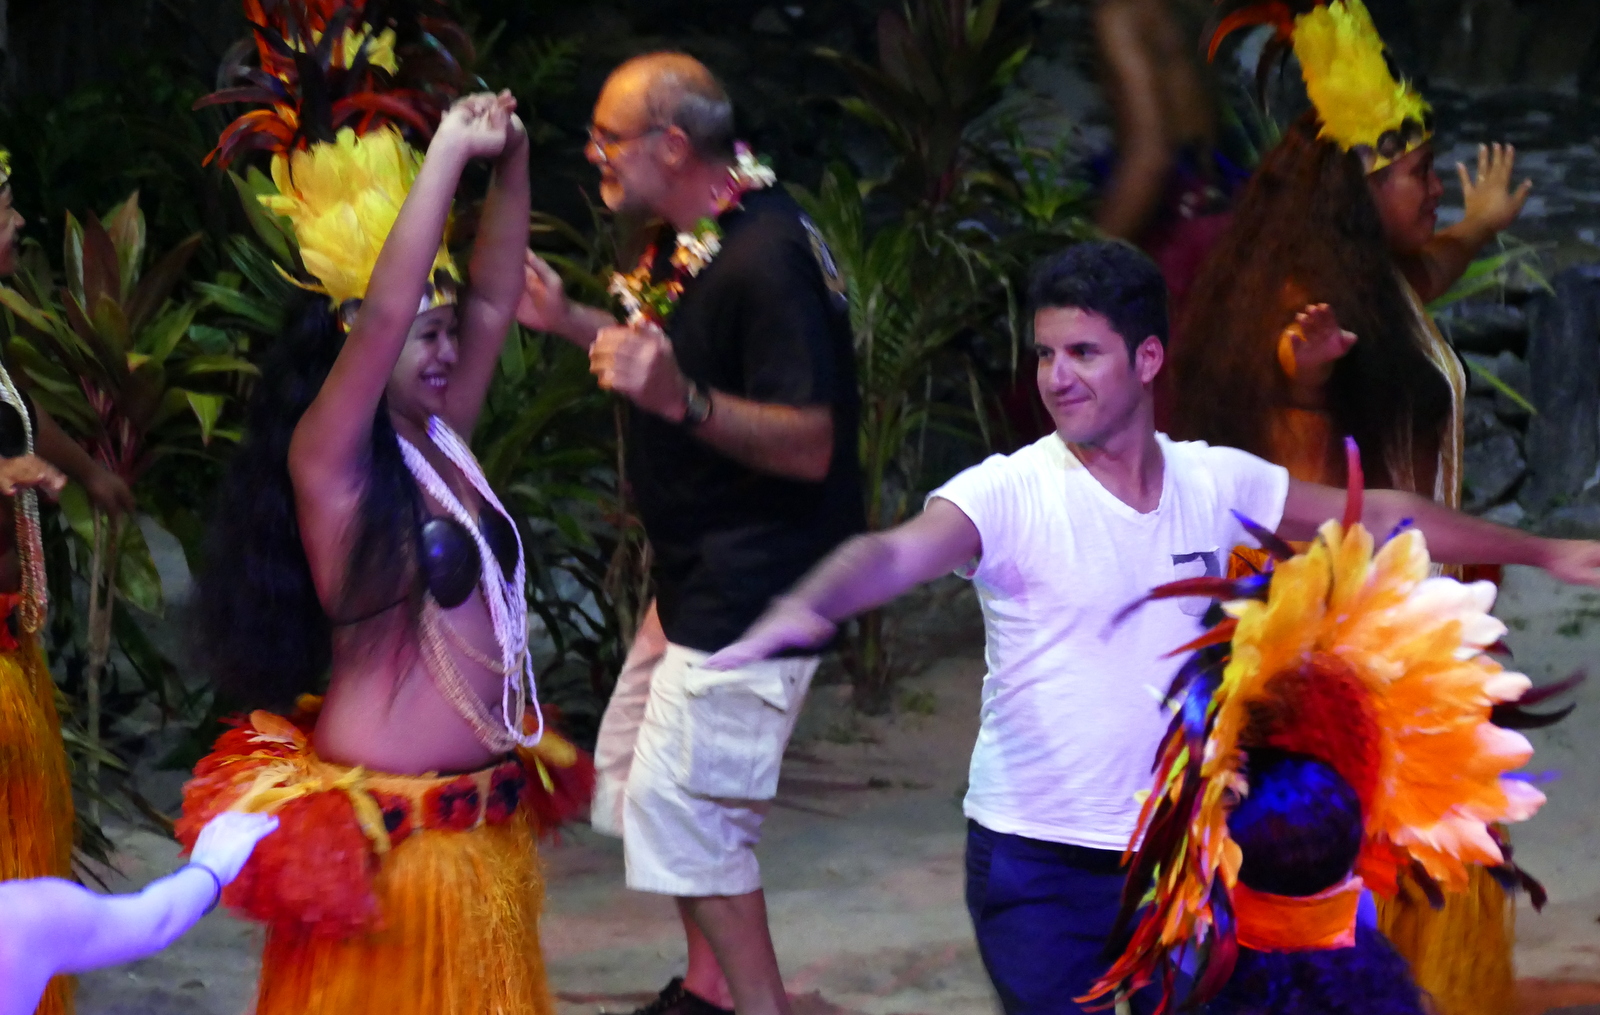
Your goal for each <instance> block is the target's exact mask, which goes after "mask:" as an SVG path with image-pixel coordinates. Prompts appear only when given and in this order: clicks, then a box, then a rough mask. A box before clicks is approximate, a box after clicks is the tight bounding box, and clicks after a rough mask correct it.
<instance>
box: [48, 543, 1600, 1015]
mask: <svg viewBox="0 0 1600 1015" xmlns="http://www.w3.org/2000/svg"><path fill="white" fill-rule="evenodd" d="M951 594H952V595H970V594H968V593H964V592H960V591H959V590H957V591H956V592H954V593H951ZM962 608H963V607H960V606H958V607H957V609H958V611H959V610H960V609H962ZM933 612H934V613H941V612H945V611H940V610H935V611H933ZM1499 612H1500V615H1501V616H1502V617H1503V618H1504V619H1505V620H1506V622H1507V623H1508V624H1509V625H1510V626H1511V628H1512V631H1511V635H1510V638H1509V642H1510V644H1511V646H1512V648H1513V650H1514V651H1515V652H1516V654H1517V662H1518V665H1520V666H1521V667H1522V668H1523V669H1525V670H1526V671H1527V672H1528V673H1529V675H1530V676H1532V677H1533V678H1534V679H1535V680H1536V681H1543V680H1547V679H1552V678H1556V677H1560V676H1564V675H1566V674H1567V673H1569V672H1571V671H1572V670H1574V669H1578V668H1582V667H1584V666H1586V665H1589V662H1590V660H1591V659H1593V658H1595V657H1596V656H1597V654H1600V593H1592V592H1580V591H1575V590H1571V589H1566V588H1562V587H1559V586H1556V585H1555V584H1554V583H1553V582H1551V581H1550V580H1548V579H1547V578H1545V577H1544V576H1543V575H1541V574H1538V573H1535V572H1527V571H1520V570H1515V571H1513V572H1512V573H1511V574H1509V575H1508V577H1507V581H1506V586H1505V590H1504V593H1503V595H1502V597H1501V604H1500V607H1499ZM946 615H948V614H946ZM961 626H964V627H965V630H966V632H967V633H966V634H965V635H963V636H962V637H961V638H959V639H957V640H959V641H961V642H962V643H963V645H964V647H962V648H956V649H953V650H948V651H947V650H945V649H944V648H942V647H941V648H939V649H937V650H936V655H938V656H939V658H937V659H936V660H935V661H934V662H933V663H932V664H931V665H929V666H927V667H926V668H924V669H923V670H922V672H921V673H920V674H919V675H918V676H916V677H915V678H912V679H910V680H908V681H906V682H905V684H904V686H903V688H902V691H901V704H902V706H904V707H902V709H901V710H900V711H899V713H898V714H897V715H896V716H895V717H893V718H891V719H887V720H867V719H861V718H859V717H856V716H855V715H853V714H852V713H851V712H850V711H849V709H847V708H846V707H845V706H844V693H845V692H844V688H842V687H838V686H832V687H822V688H818V689H817V690H816V691H815V693H814V694H813V696H812V701H811V702H810V704H809V705H808V709H807V713H806V715H805V718H804V720H803V722H802V726H801V728H800V730H799V732H798V734H797V737H796V740H795V742H794V744H793V745H792V747H791V749H790V752H789V757H788V761H787V763H786V767H785V772H784V780H783V785H782V789H781V792H780V795H779V798H778V800H777V801H776V804H775V806H774V808H773V811H772V814H771V817H770V818H769V821H768V824H767V834H766V839H765V841H764V842H763V844H762V846H761V851H760V855H761V861H762V866H763V869H764V871H765V873H766V881H767V886H768V889H767V890H768V897H769V902H770V906H771V912H772V925H773V930H774V936H775V939H776V942H777V947H778V953H779V957H780V959H781V961H782V963H783V968H784V970H785V973H786V977H787V981H788V984H789V989H790V991H791V993H793V994H794V995H795V996H796V1009H797V1012H799V1013H800V1015H823V1013H870V1015H892V1013H903V1015H910V1013H924V1012H925V1013H933V1012H938V1013H943V1015H991V1013H993V1012H995V1011H996V1010H997V1008H996V1006H995V1003H994V999H993V994H992V993H991V991H990V988H989V986H988V983H987V980H986V979H985V977H984V974H983V969H982V966H981V965H980V963H979V961H978V958H977V953H976V950H975V948H974V946H973V943H972V936H971V929H970V926H969V924H968V921H967V915H966V910H965V908H964V906H963V904H962V899H961V892H962V846H963V839H964V826H963V819H962V816H961V810H960V795H961V792H962V789H963V786H964V782H965V774H966V763H967V758H968V754H969V751H970V749H971V745H972V741H973V738H974V736H975V735H976V729H977V703H978V682H979V679H980V677H981V676H982V673H983V664H982V661H981V657H980V651H979V645H978V643H977V642H976V641H975V640H973V638H972V637H971V634H970V632H971V627H970V616H969V617H967V619H966V621H965V622H964V624H963V625H961ZM1578 701H1579V710H1578V712H1577V713H1576V714H1575V715H1574V716H1573V717H1572V718H1571V719H1569V720H1568V721H1567V722H1566V723H1564V724H1563V725H1561V726H1560V727H1557V728H1556V729H1554V730H1551V731H1548V732H1542V733H1536V734H1534V738H1535V740H1536V746H1537V747H1538V750H1539V755H1538V757H1537V758H1536V759H1535V763H1534V766H1533V767H1534V769H1535V770H1538V771H1551V772H1553V773H1558V774H1559V779H1557V780H1556V781H1554V782H1553V783H1551V784H1550V785H1549V786H1547V787H1546V789H1547V791H1548V792H1549V795H1550V803H1549V804H1548V805H1547V807H1546V808H1545V810H1544V811H1543V812H1542V813H1541V814H1540V815H1539V816H1538V817H1537V818H1536V819H1535V820H1534V821H1533V822H1531V823H1530V824H1528V825H1526V826H1523V827H1521V828H1519V829H1518V831H1517V835H1516V842H1517V849H1518V858H1519V859H1520V860H1521V861H1522V862H1523V864H1524V865H1525V866H1526V867H1528V868H1529V869H1530V870H1531V871H1533V872H1534V873H1535V874H1537V875H1538V876H1539V877H1541V878H1542V879H1543V880H1544V883H1545V884H1546V886H1548V888H1549V889H1550V895H1551V904H1550V905H1549V906H1548V907H1547V908H1546V909H1545V911H1544V913H1542V914H1535V913H1533V912H1532V911H1531V910H1530V909H1527V908H1526V907H1525V908H1524V911H1523V912H1522V913H1520V914H1519V917H1520V926H1519V943H1518V948H1517V963H1518V969H1519V973H1520V975H1521V976H1522V977H1523V978H1524V979H1523V982H1522V987H1523V993H1524V1004H1523V1012H1524V1013H1526V1015H1536V1013H1539V1012H1545V1011H1557V1010H1559V1011H1562V1012H1564V1013H1566V1015H1579V1013H1600V1007H1593V1006H1597V1005H1600V922H1597V919H1600V835H1597V834H1596V833H1597V832H1600V807H1597V803H1600V764H1597V761H1600V737H1597V735H1596V732H1595V731H1596V724H1597V718H1596V717H1597V716H1600V673H1597V679H1596V680H1595V681H1593V682H1591V683H1590V684H1589V685H1587V686H1586V687H1585V688H1584V689H1582V690H1581V691H1580V692H1579V694H1578ZM120 844H121V846H122V850H123V852H122V854H121V856H120V857H119V865H120V866H121V868H122V871H123V875H122V876H121V877H120V878H119V879H118V881H117V882H116V885H117V887H119V888H121V889H124V890H126V889H127V888H129V887H132V886H136V885H139V884H142V883H144V882H145V881H147V880H149V879H150V878H151V877H154V876H157V875H159V874H161V873H165V872H166V871H168V870H171V869H172V868H173V867H174V866H175V865H176V863H177V854H176V847H175V846H173V845H172V844H171V843H169V842H165V841H163V840H161V839H160V838H159V837H157V836H154V835H151V834H148V833H144V832H127V833H125V834H123V835H122V836H121V838H120ZM544 860H545V863H546V866H547V871H548V878H549V903H548V913H547V916H546V921H545V926H544V941H545V947H546V951H547V953H548V958H549V966H550V976H551V982H552V984H553V985H554V987H555V989H556V991H557V994H558V997H559V999H560V1007H561V1011H562V1012H563V1015H579V1013H584V1015H589V1013H599V1012H619V1011H621V1012H626V1011H631V1010H632V1008H633V1007H635V1006H636V1005H637V1004H640V1003H642V1002H644V1001H646V1000H648V999H649V998H650V997H651V996H653V995H654V993H655V991H656V990H657V989H659V987H660V986H661V985H662V984H663V983H665V982H666V980H667V979H668V978H669V977H670V976H673V975H676V974H677V973H679V972H681V971H682V966H683V943H682V937H681V932H680V930H679V928H678V924H677V917H676V913H675V910H674V908H673V906H672V905H671V903H670V901H669V900H666V899H662V898H658V897H654V896H647V895H641V894H637V893H632V892H628V891H626V890H625V889H624V888H623V887H622V851H621V847H620V844H619V843H617V842H616V841H614V840H611V839H607V838H605V837H603V836H599V835H597V834H595V833H593V832H592V831H590V830H589V829H587V828H579V829H577V830H575V831H573V832H571V833H569V834H568V835H567V837H566V839H565V841H564V842H563V843H561V844H560V845H559V846H555V847H551V848H548V849H546V850H545V852H544ZM258 944H259V942H258V937H257V931H256V930H255V929H254V928H252V927H250V926H248V925H246V924H243V923H241V922H239V921H237V920H234V919H233V918H232V917H230V916H228V915H227V914H226V913H216V914H213V915H211V916H209V917H207V918H206V919H205V920H204V921H202V922H201V924H200V925H199V926H198V927H197V928H195V929H194V930H193V931H191V932H190V933H189V934H188V935H187V936H186V937H184V938H183V939H182V940H181V941H180V942H179V943H178V944H176V945H174V946H173V947H172V948H170V949H169V950H168V951H166V952H165V953H163V954H161V955H158V956H156V957H154V958H150V959H147V960H145V961H142V962H137V963H133V964H131V965H128V966H123V967H120V968H116V969H110V970H103V971H100V972H97V973H94V974H92V975H89V976H86V977H84V978H83V982H82V986H81V993H80V1004H79V1011H80V1012H82V1013H83V1015H135V1013H137V1015H166V1013H171V1015H202V1013H204V1015H240V1013H242V1012H244V1011H246V1010H247V1008H248V1005H249V999H250V993H251V990H252V988H253V984H254V979H255V975H256V958H255V955H256V950H257V947H258Z"/></svg>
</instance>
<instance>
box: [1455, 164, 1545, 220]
mask: <svg viewBox="0 0 1600 1015" xmlns="http://www.w3.org/2000/svg"><path fill="white" fill-rule="evenodd" d="M1516 163H1517V150H1516V148H1514V147H1512V146H1511V145H1508V144H1507V145H1502V144H1496V145H1479V146H1478V178H1477V179H1476V180H1474V179H1473V178H1472V177H1471V175H1469V174H1468V173H1467V167H1466V166H1465V165H1463V164H1462V163H1460V162H1458V163H1456V172H1457V173H1459V174H1460V175H1461V198H1462V202H1463V204H1465V205H1466V215H1465V217H1466V218H1467V219H1468V220H1469V221H1471V222H1472V223H1474V224H1476V225H1478V226H1480V227H1481V228H1483V229H1486V230H1488V231H1489V232H1490V233H1498V232H1501V231H1502V230H1504V229H1505V228H1506V227H1507V226H1509V225H1511V223H1512V222H1514V221H1515V220H1516V218H1517V216H1518V215H1520V214H1522V206H1523V205H1525V204H1527V203H1528V193H1529V192H1530V191H1532V190H1533V181H1532V180H1523V181H1522V185H1521V186H1519V187H1518V188H1517V189H1516V191H1515V192H1513V191H1512V190H1511V171H1512V169H1513V168H1514V167H1515V166H1516Z"/></svg>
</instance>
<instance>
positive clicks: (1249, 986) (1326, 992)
mask: <svg viewBox="0 0 1600 1015" xmlns="http://www.w3.org/2000/svg"><path fill="white" fill-rule="evenodd" d="M1245 773H1246V777H1247V778H1248V780H1249V783H1250V792H1249V795H1248V796H1246V797H1245V798H1244V799H1243V800H1241V801H1240V802H1239V805H1238V806H1237V807H1236V808H1235V809H1234V811H1233V813H1232V814H1230V815H1229V816H1228V831H1229V833H1230V834H1231V835H1232V836H1233V839H1234V841H1235V842H1237V843H1238V844H1239V848H1240V850H1241V851H1242V853H1243V854H1244V861H1243V865H1242V866H1241V867H1240V869H1239V880H1240V881H1241V882H1243V883H1244V884H1246V885H1248V886H1250V887H1251V888H1254V889H1256V890H1257V891H1261V892H1271V893H1272V894H1274V895H1291V896H1308V895H1316V894H1317V893H1319V892H1323V891H1326V890H1327V889H1329V888H1332V887H1333V886H1334V885H1336V884H1338V883H1339V882H1341V881H1343V880H1344V879H1345V877H1346V876H1348V875H1349V873H1350V869H1351V867H1353V866H1354V865H1355V861H1356V857H1357V855H1358V854H1359V853H1360V851H1361V835H1362V820H1361V803H1360V801H1359V800H1358V799H1357V798H1356V793H1355V790H1353V789H1351V788H1350V785H1349V783H1347V782H1345V781H1344V779H1342V778H1340V776H1339V774H1338V773H1337V772H1335V771H1334V770H1333V768H1332V766H1330V765H1327V764H1324V763H1323V762H1321V761H1317V760H1316V759H1314V758H1310V757H1307V756H1305V755H1301V754H1292V753H1289V752H1287V751H1279V750H1273V749H1257V750H1252V751H1250V752H1249V757H1248V760H1247V762H1246V765H1245ZM1423 1010H1424V1009H1423V1006H1422V995H1421V992H1420V991H1419V990H1418V989H1417V985H1416V983H1415V981H1413V980H1412V979H1411V972H1410V970H1409V968H1408V967H1407V966H1406V962H1405V960H1404V959H1402V958H1401V957H1400V956H1399V955H1398V954H1397V953H1396V952H1395V950H1394V948H1393V947H1392V946H1390V944H1389V942H1388V941H1386V940H1385V939H1384V938H1383V935H1381V934H1379V933H1378V932H1377V931H1376V930H1374V929H1372V928H1370V927H1357V928H1356V943H1355V945H1354V946H1353V947H1350V948H1330V949H1327V950H1325V951H1308V952H1259V951H1256V950H1254V949H1252V948H1241V949H1239V961H1238V964H1237V965H1235V966H1234V970H1233V976H1232V977H1231V978H1230V979H1229V980H1228V983H1227V985H1226V986H1224V987H1223V988H1222V991H1221V993H1219V994H1218V995H1217V996H1216V997H1215V998H1213V999H1212V1000H1211V1001H1210V1002H1209V1003H1208V1004H1207V1005H1206V1007H1205V1015H1422V1013H1423Z"/></svg>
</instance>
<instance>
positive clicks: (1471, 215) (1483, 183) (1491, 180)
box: [1401, 144, 1533, 303]
mask: <svg viewBox="0 0 1600 1015" xmlns="http://www.w3.org/2000/svg"><path fill="white" fill-rule="evenodd" d="M1516 162H1517V150H1516V149H1515V148H1514V147H1512V146H1511V145H1501V144H1496V145H1479V146H1478V173H1477V179H1476V180H1474V179H1473V177H1472V175H1471V174H1469V173H1468V172H1467V167H1466V166H1464V165H1461V164H1459V163H1458V164H1457V165H1456V172H1457V173H1459V174H1460V175H1461V197H1462V202H1463V204H1465V206H1466V213H1465V214H1464V215H1463V216H1462V217H1461V221H1460V222H1457V223H1456V224H1455V225H1453V226H1450V227H1449V228H1448V229H1441V230H1439V231H1438V232H1437V233H1435V234H1434V236H1433V239H1432V240H1430V241H1429V242H1428V245H1427V246H1425V247H1423V248H1422V252H1421V253H1420V254H1418V255H1417V256H1416V257H1415V258H1412V259H1411V260H1410V261H1409V262H1402V264H1401V267H1402V268H1403V269H1404V270H1405V275H1406V279H1407V280H1408V281H1409V282H1410V283H1411V287H1412V288H1413V289H1415V290H1416V291H1417V295H1418V296H1420V297H1422V301H1423V302H1424V303H1427V302H1429V301H1430V300H1435V299H1438V298H1439V297H1440V296H1443V295H1444V294H1445V293H1446V292H1448V291H1449V289H1450V287H1451V286H1453V285H1455V284H1456V282H1457V281H1458V280H1460V278H1461V276H1462V275H1464V274H1466V271H1467V267H1468V266H1469V265H1471V264H1472V261H1473V258H1475V257H1477V256H1478V252H1479V251H1481V250H1482V249H1483V248H1484V246H1485V245H1486V244H1488V242H1489V241H1490V240H1492V239H1494V238H1495V237H1496V236H1497V235H1499V234H1500V233H1501V232H1502V231H1503V230H1505V229H1506V228H1507V227H1508V226H1510V225H1511V223H1512V222H1513V221H1515V220H1516V217H1517V216H1518V215H1520V214H1521V213H1522V206H1523V205H1524V204H1526V203H1527V202H1528V193H1529V192H1530V191H1531V190H1533V181H1532V180H1524V181H1522V184H1521V186H1519V187H1517V189H1516V190H1512V189H1511V172H1512V170H1513V169H1514V168H1515V166H1516Z"/></svg>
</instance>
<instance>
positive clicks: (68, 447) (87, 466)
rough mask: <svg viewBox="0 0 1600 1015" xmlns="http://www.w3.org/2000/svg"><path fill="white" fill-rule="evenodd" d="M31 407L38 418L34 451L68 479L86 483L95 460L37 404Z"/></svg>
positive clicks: (93, 468) (95, 466)
mask: <svg viewBox="0 0 1600 1015" xmlns="http://www.w3.org/2000/svg"><path fill="white" fill-rule="evenodd" d="M28 397H29V398H32V397H33V396H31V395H30V396H28ZM33 407H34V410H35V411H36V412H37V414H38V417H39V432H38V434H36V435H35V439H34V442H33V443H34V451H35V452H37V453H38V455H39V457H40V458H43V459H44V460H45V461H47V462H49V463H50V464H51V465H54V466H55V467H56V468H58V469H60V470H61V471H62V472H64V473H66V474H67V478H68V479H71V480H74V481H75V482H77V483H79V484H80V485H81V484H85V483H87V482H88V480H89V477H90V476H92V475H93V474H94V470H95V469H96V468H97V467H98V466H97V464H96V462H95V460H94V459H93V458H91V457H90V456H89V452H87V451H85V450H83V447H82V445H80V444H79V443H78V442H77V441H75V440H73V439H72V438H71V437H70V436H68V434H67V432H66V431H65V430H63V429H61V424H59V423H57V422H56V421H55V420H54V419H53V418H51V416H50V414H49V413H48V412H45V411H44V409H42V408H40V407H39V403H38V402H34V405H33Z"/></svg>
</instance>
